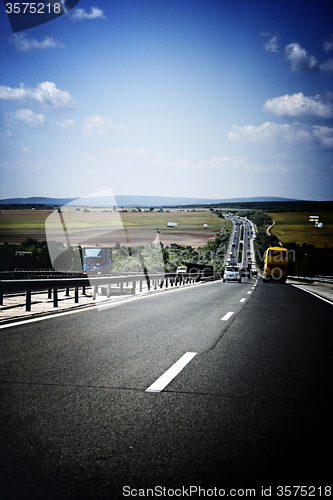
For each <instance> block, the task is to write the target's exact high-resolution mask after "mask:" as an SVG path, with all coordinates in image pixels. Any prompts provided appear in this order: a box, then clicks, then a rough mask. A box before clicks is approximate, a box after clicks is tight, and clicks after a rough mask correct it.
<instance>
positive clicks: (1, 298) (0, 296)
mask: <svg viewBox="0 0 333 500" xmlns="http://www.w3.org/2000/svg"><path fill="white" fill-rule="evenodd" d="M0 306H3V292H0Z"/></svg>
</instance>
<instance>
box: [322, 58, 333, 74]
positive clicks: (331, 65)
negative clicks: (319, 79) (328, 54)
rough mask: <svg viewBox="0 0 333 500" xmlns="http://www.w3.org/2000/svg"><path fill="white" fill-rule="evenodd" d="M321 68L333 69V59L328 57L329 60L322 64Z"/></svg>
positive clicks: (325, 69)
mask: <svg viewBox="0 0 333 500" xmlns="http://www.w3.org/2000/svg"><path fill="white" fill-rule="evenodd" d="M319 68H320V70H321V71H329V72H331V71H333V59H327V61H325V62H323V63H321V64H320V66H319Z"/></svg>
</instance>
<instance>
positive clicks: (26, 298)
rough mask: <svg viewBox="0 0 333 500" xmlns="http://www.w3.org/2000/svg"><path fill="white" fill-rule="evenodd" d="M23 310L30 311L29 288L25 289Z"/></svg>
mask: <svg viewBox="0 0 333 500" xmlns="http://www.w3.org/2000/svg"><path fill="white" fill-rule="evenodd" d="M25 310H26V311H31V290H27V291H26V295H25Z"/></svg>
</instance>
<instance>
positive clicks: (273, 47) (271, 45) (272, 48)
mask: <svg viewBox="0 0 333 500" xmlns="http://www.w3.org/2000/svg"><path fill="white" fill-rule="evenodd" d="M278 38H279V37H278V36H277V35H275V36H273V37H272V38H270V40H268V42H267V43H265V44H264V48H265V49H266V52H280V51H279V50H278V48H279V44H278V43H277V41H278Z"/></svg>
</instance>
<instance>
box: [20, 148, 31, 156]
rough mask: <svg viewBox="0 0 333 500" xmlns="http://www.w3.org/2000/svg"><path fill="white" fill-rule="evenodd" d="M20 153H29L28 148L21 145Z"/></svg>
mask: <svg viewBox="0 0 333 500" xmlns="http://www.w3.org/2000/svg"><path fill="white" fill-rule="evenodd" d="M22 153H23V154H25V155H28V154H30V149H29V148H26V147H25V146H23V147H22Z"/></svg>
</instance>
